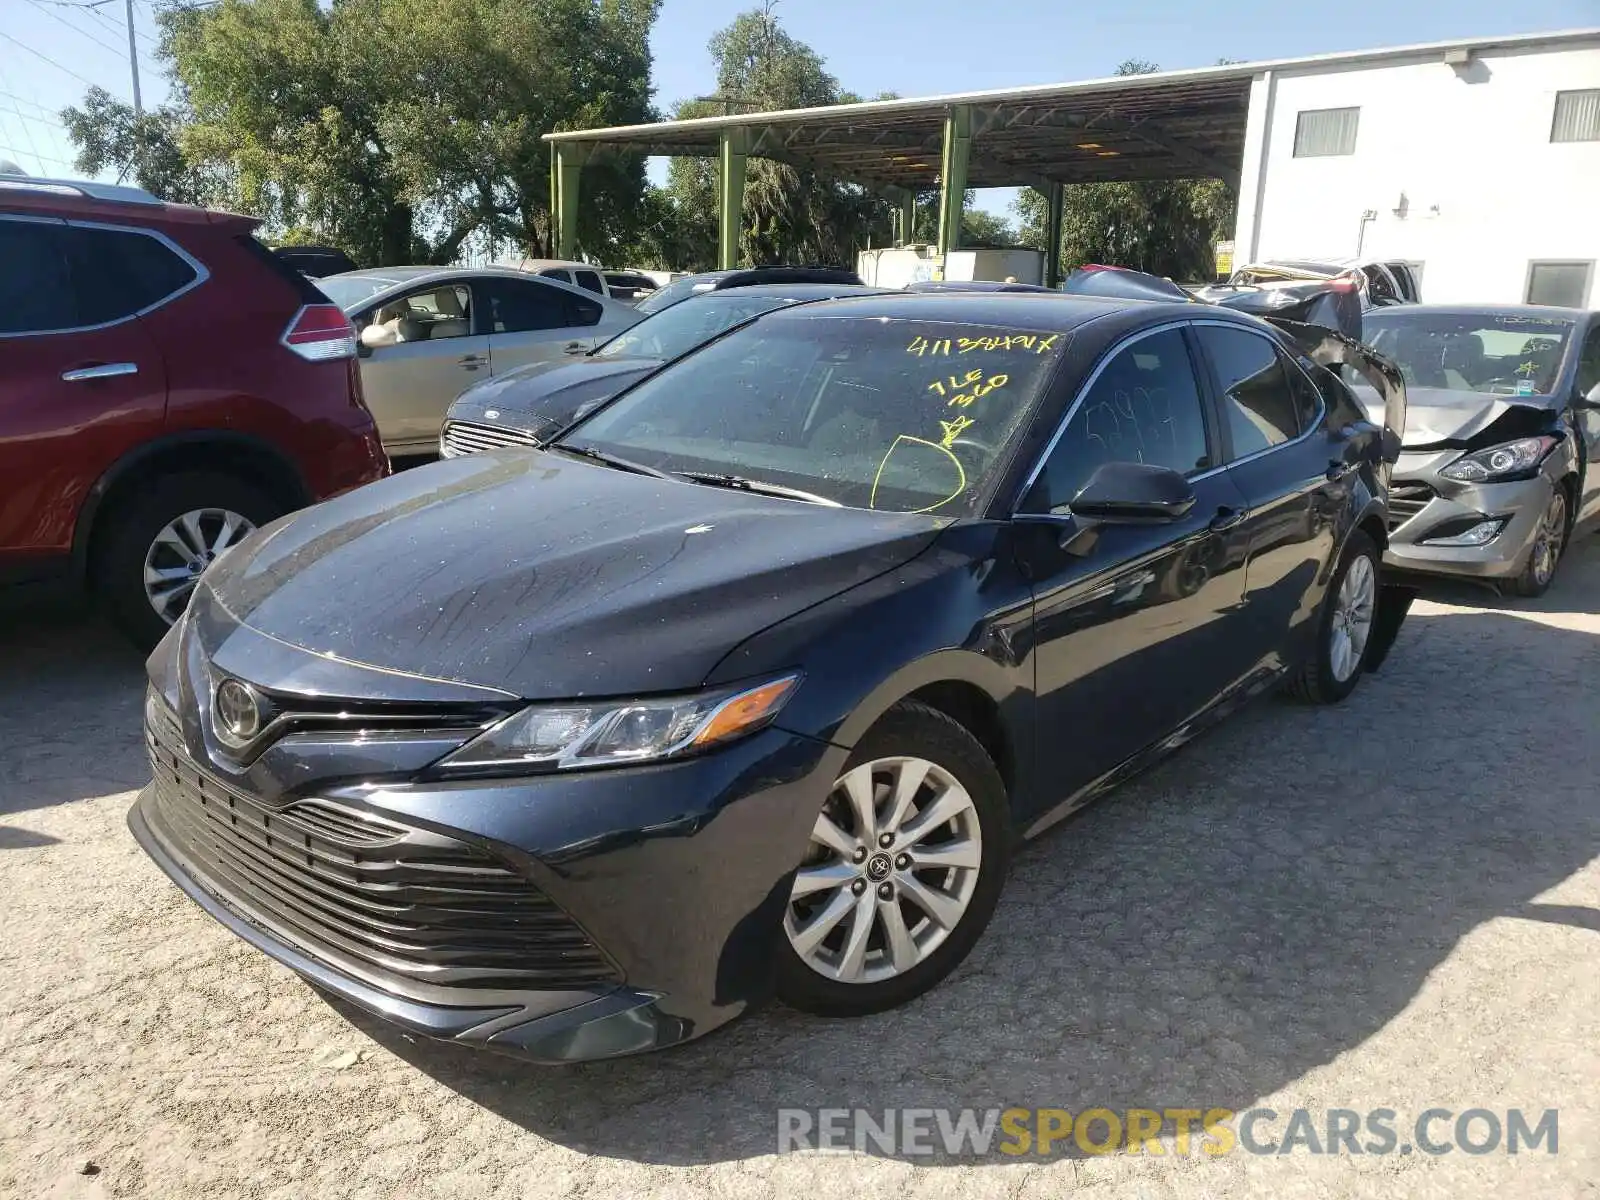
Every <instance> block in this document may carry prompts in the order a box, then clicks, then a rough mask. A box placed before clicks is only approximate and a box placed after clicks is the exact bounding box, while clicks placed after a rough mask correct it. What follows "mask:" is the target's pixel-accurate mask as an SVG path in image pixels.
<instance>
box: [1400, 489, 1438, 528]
mask: <svg viewBox="0 0 1600 1200" xmlns="http://www.w3.org/2000/svg"><path fill="white" fill-rule="evenodd" d="M1437 494H1438V493H1437V492H1435V491H1434V490H1433V489H1432V488H1431V487H1429V486H1428V485H1427V484H1425V483H1395V484H1390V486H1389V532H1391V533H1393V532H1394V531H1395V530H1396V529H1399V528H1400V526H1402V525H1404V524H1405V523H1406V522H1407V521H1409V520H1411V518H1412V517H1414V516H1416V515H1417V514H1418V513H1419V512H1421V511H1422V510H1423V509H1425V508H1427V507H1428V505H1429V504H1430V503H1431V502H1432V501H1433V498H1434V497H1435V496H1436V495H1437Z"/></svg>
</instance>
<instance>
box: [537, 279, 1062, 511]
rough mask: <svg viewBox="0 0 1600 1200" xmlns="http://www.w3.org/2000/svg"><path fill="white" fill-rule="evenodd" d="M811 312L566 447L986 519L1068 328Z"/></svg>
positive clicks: (716, 347)
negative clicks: (983, 508)
mask: <svg viewBox="0 0 1600 1200" xmlns="http://www.w3.org/2000/svg"><path fill="white" fill-rule="evenodd" d="M808 308H809V306H803V307H801V308H799V309H796V310H793V311H791V312H777V313H773V314H771V315H769V316H766V317H763V318H762V319H760V320H759V321H755V322H752V323H751V324H749V325H747V326H745V327H744V328H742V329H737V330H735V331H733V332H732V333H730V334H728V335H727V336H726V337H724V338H721V339H720V340H718V341H715V342H712V343H711V344H710V345H708V346H706V347H704V348H703V349H701V350H698V351H696V352H694V353H692V354H690V355H689V356H688V357H686V358H683V359H680V360H679V361H678V362H677V363H675V364H673V365H672V366H669V367H667V368H665V369H664V370H662V371H660V372H659V373H657V374H655V375H652V376H651V377H650V378H649V379H647V380H645V381H644V382H643V383H641V384H639V385H637V386H636V387H634V388H633V390H632V391H629V392H625V393H623V395H621V396H620V397H618V398H617V400H615V401H614V402H612V403H611V404H609V405H607V406H606V407H605V408H603V409H601V410H600V411H599V412H597V413H596V414H595V415H594V416H592V417H590V418H589V419H588V420H587V421H584V422H583V423H581V424H579V425H578V426H576V427H575V428H573V429H571V430H569V431H568V433H567V434H566V435H565V436H564V437H563V438H562V441H563V442H566V443H569V444H574V445H580V446H589V447H594V448H597V449H599V450H601V451H604V452H606V453H609V454H614V455H616V456H618V457H621V458H625V459H629V460H631V461H633V462H636V463H642V464H644V465H647V466H652V467H656V468H659V469H661V470H666V471H674V472H683V471H699V472H709V473H714V474H723V475H737V476H740V477H743V478H746V479H750V480H754V481H757V482H761V483H769V484H777V485H781V486H784V487H790V488H798V489H801V490H803V491H806V492H809V493H811V494H813V495H817V496H821V497H824V498H826V499H828V500H832V501H835V502H837V503H839V504H844V505H849V506H851V507H854V508H873V509H881V510H885V511H892V512H938V513H940V514H941V515H948V516H962V515H965V514H967V513H970V512H972V511H973V509H974V506H975V504H976V503H977V500H978V497H979V496H980V495H981V494H982V493H983V491H984V488H985V485H986V484H987V483H988V482H989V481H990V478H991V476H992V474H993V473H994V472H995V471H997V470H998V469H1000V466H1001V464H1002V463H1003V461H1004V454H1005V449H1006V446H1007V444H1008V443H1009V441H1010V439H1011V438H1012V436H1013V435H1014V434H1015V433H1016V431H1017V430H1018V429H1019V428H1020V427H1021V426H1022V424H1023V422H1024V421H1025V420H1026V419H1027V418H1028V417H1029V415H1030V414H1031V413H1032V412H1033V409H1034V406H1035V404H1036V403H1037V398H1038V396H1039V394H1040V393H1041V392H1042V390H1043V388H1044V385H1045V381H1046V380H1047V378H1048V376H1049V372H1050V369H1051V367H1052V366H1053V365H1054V364H1055V362H1056V360H1057V358H1058V357H1059V356H1060V354H1061V350H1062V347H1063V346H1064V345H1065V343H1066V341H1067V338H1066V336H1065V335H1063V334H1059V333H1048V332H1038V331H1034V330H1026V329H1006V328H998V327H996V328H991V327H988V326H979V325H964V324H956V323H951V322H931V321H917V320H888V319H883V318H877V317H873V318H861V317H854V316H844V315H839V314H838V313H837V312H835V313H834V314H833V315H828V314H827V313H825V312H824V311H822V310H820V309H814V310H809V311H808Z"/></svg>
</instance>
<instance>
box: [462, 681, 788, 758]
mask: <svg viewBox="0 0 1600 1200" xmlns="http://www.w3.org/2000/svg"><path fill="white" fill-rule="evenodd" d="M799 682H800V677H799V676H798V675H786V676H784V677H783V678H782V679H774V680H772V681H771V682H769V683H763V684H761V685H760V686H759V687H753V688H745V689H742V690H738V691H731V690H729V689H726V688H724V689H720V690H716V691H710V692H698V693H696V694H694V695H692V696H666V697H661V698H657V699H649V700H626V701H616V700H608V701H604V702H602V703H599V704H535V705H532V706H531V707H528V708H525V709H523V710H522V711H521V712H519V713H514V714H512V715H511V716H509V717H507V718H506V719H505V720H504V721H501V722H500V723H499V724H498V725H495V726H494V727H493V728H491V729H488V730H486V731H485V732H483V733H482V734H480V735H479V736H478V737H476V738H474V739H473V740H472V741H470V742H468V743H467V744H466V745H465V746H463V747H461V749H459V750H456V751H454V752H452V753H451V754H448V755H446V756H445V757H444V758H443V759H441V760H440V761H439V766H441V767H447V768H451V767H461V768H467V767H534V768H557V769H562V770H570V769H572V768H575V767H603V766H615V765H618V764H627V763H638V762H651V761H655V760H658V759H664V758H677V757H679V756H681V755H686V754H693V753H695V752H696V751H699V750H705V749H708V748H710V747H712V746H720V745H722V744H723V743H725V742H731V741H734V740H735V739H737V738H741V737H745V736H747V735H748V734H752V733H754V732H755V731H756V730H758V729H761V728H762V727H763V726H765V725H767V724H768V723H769V722H771V720H772V719H773V718H774V717H776V716H777V715H778V710H779V709H781V708H782V707H783V705H784V703H785V702H786V701H787V700H788V699H789V697H790V695H792V694H793V692H794V689H795V687H796V685H797V684H798V683H799Z"/></svg>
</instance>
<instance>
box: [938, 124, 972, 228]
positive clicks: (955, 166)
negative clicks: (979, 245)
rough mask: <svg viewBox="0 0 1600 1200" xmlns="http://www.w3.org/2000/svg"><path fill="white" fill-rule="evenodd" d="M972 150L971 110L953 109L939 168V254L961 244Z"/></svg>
mask: <svg viewBox="0 0 1600 1200" xmlns="http://www.w3.org/2000/svg"><path fill="white" fill-rule="evenodd" d="M971 150H972V109H971V108H969V107H968V106H967V105H965V104H957V105H953V106H952V107H951V108H950V110H949V111H948V112H947V113H945V118H944V156H943V158H942V159H941V160H940V166H939V253H940V254H941V255H942V254H948V253H950V251H952V250H954V249H956V247H958V246H959V245H960V244H961V210H962V206H963V202H964V201H965V200H966V195H967V155H968V154H969V153H970V151H971Z"/></svg>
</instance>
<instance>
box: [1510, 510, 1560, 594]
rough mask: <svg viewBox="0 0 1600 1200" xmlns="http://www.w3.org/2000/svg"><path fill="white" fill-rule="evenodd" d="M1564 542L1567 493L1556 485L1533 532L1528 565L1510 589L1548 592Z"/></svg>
mask: <svg viewBox="0 0 1600 1200" xmlns="http://www.w3.org/2000/svg"><path fill="white" fill-rule="evenodd" d="M1566 544H1567V493H1566V491H1565V489H1564V488H1562V487H1559V486H1558V487H1557V488H1556V490H1555V493H1554V494H1553V495H1552V496H1551V497H1550V503H1549V505H1548V506H1546V508H1545V510H1544V516H1543V517H1541V518H1539V528H1538V529H1537V530H1536V531H1535V532H1534V535H1533V545H1532V547H1531V548H1530V549H1529V551H1528V565H1527V566H1526V567H1524V568H1523V569H1522V574H1521V575H1518V576H1517V577H1516V578H1515V579H1513V580H1512V581H1511V590H1512V591H1513V592H1515V593H1516V594H1517V595H1519V596H1542V595H1544V594H1545V593H1546V592H1548V591H1549V590H1550V584H1551V583H1552V582H1553V581H1554V579H1555V577H1556V567H1558V566H1560V565H1561V551H1562V550H1563V549H1565V548H1566Z"/></svg>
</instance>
